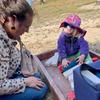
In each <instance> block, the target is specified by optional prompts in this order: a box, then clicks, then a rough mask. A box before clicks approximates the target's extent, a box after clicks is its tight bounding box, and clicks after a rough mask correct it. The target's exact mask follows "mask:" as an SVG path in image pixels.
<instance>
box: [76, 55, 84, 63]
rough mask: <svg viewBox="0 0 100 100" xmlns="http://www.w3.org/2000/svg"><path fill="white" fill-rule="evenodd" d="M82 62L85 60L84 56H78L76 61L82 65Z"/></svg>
mask: <svg viewBox="0 0 100 100" xmlns="http://www.w3.org/2000/svg"><path fill="white" fill-rule="evenodd" d="M84 60H85V55H84V54H82V55H80V56H79V59H78V62H79V64H83V63H84Z"/></svg>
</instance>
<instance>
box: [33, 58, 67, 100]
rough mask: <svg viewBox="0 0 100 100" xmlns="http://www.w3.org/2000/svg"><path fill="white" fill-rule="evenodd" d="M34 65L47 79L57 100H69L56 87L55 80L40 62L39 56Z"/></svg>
mask: <svg viewBox="0 0 100 100" xmlns="http://www.w3.org/2000/svg"><path fill="white" fill-rule="evenodd" d="M34 64H35V65H36V66H37V67H38V69H39V71H40V72H41V74H42V75H43V77H44V78H45V79H46V81H47V83H48V85H49V87H50V89H51V91H52V92H53V93H54V95H55V97H56V100H67V98H65V97H64V95H63V93H62V92H61V91H60V90H59V88H58V87H57V86H56V84H55V82H54V80H53V79H52V77H51V76H50V75H49V73H48V72H47V70H46V68H45V67H44V65H43V64H42V63H41V62H40V60H39V59H38V57H37V56H34Z"/></svg>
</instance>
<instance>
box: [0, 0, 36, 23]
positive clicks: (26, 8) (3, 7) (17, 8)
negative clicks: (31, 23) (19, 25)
mask: <svg viewBox="0 0 100 100" xmlns="http://www.w3.org/2000/svg"><path fill="white" fill-rule="evenodd" d="M27 15H29V16H32V17H33V16H34V15H35V13H34V11H33V10H32V8H31V6H30V5H29V4H28V2H27V1H26V0H0V22H2V18H3V19H4V22H6V21H7V19H8V17H14V16H16V17H17V20H18V21H21V22H23V21H24V20H26V18H27Z"/></svg>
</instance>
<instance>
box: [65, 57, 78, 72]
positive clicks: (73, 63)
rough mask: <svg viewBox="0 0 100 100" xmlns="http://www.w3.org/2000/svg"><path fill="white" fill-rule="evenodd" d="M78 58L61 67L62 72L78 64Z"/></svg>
mask: <svg viewBox="0 0 100 100" xmlns="http://www.w3.org/2000/svg"><path fill="white" fill-rule="evenodd" d="M77 60H78V59H75V60H73V61H72V62H71V63H69V64H68V66H67V67H63V72H65V71H67V70H69V69H70V68H72V67H74V66H75V65H77V64H78V62H77Z"/></svg>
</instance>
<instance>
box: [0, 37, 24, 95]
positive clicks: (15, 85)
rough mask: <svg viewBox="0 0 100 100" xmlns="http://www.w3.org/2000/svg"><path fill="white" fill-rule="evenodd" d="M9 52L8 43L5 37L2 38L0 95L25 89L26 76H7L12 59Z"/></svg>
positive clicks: (0, 42) (0, 44)
mask: <svg viewBox="0 0 100 100" xmlns="http://www.w3.org/2000/svg"><path fill="white" fill-rule="evenodd" d="M9 53H10V49H9V47H8V44H7V43H6V41H4V39H0V95H3V94H13V93H18V92H24V89H25V79H24V78H16V79H9V78H7V75H8V69H9V61H10V55H9Z"/></svg>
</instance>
